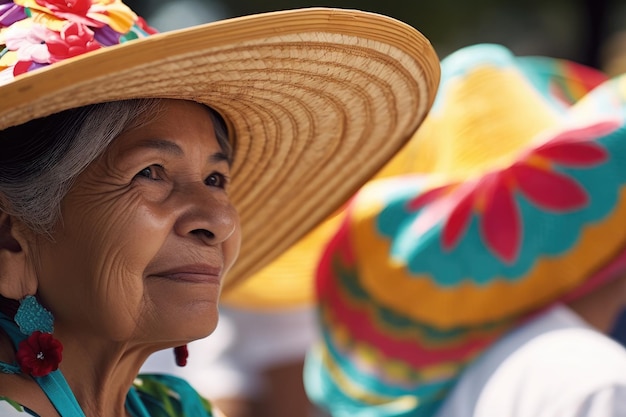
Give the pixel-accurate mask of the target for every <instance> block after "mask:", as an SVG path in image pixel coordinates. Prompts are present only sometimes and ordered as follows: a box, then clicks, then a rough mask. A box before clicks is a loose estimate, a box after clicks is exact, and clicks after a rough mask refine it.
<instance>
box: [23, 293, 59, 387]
mask: <svg viewBox="0 0 626 417" xmlns="http://www.w3.org/2000/svg"><path fill="white" fill-rule="evenodd" d="M14 320H15V323H16V324H17V325H18V327H19V329H20V332H22V334H24V335H26V336H28V337H27V338H26V339H24V340H22V341H21V342H20V343H19V345H18V348H17V352H16V354H15V358H16V360H17V363H18V365H19V366H20V370H21V371H22V372H24V373H28V374H30V375H32V376H35V377H40V376H45V375H48V374H49V373H50V372H52V371H55V370H56V369H57V368H58V367H59V363H60V362H61V359H62V355H61V353H62V351H63V345H62V344H61V342H59V341H58V340H57V339H55V338H54V337H53V336H52V332H53V331H54V326H53V323H54V317H53V316H52V313H51V312H49V311H48V310H46V309H45V308H44V307H43V306H42V305H41V304H39V302H38V301H37V298H35V297H34V296H32V295H28V296H26V297H24V298H23V299H22V300H20V307H19V308H18V310H17V313H16V314H15V319H14Z"/></svg>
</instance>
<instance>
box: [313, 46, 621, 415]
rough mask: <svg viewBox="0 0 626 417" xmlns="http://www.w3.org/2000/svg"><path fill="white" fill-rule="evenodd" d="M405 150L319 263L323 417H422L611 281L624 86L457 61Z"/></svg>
mask: <svg viewBox="0 0 626 417" xmlns="http://www.w3.org/2000/svg"><path fill="white" fill-rule="evenodd" d="M412 147H414V149H416V150H417V152H416V153H415V154H414V160H413V164H412V165H410V166H409V168H410V169H409V170H407V171H405V172H404V173H403V174H397V175H395V176H393V177H387V178H383V179H377V180H373V181H371V182H369V183H368V184H366V185H365V186H364V187H363V188H362V189H361V190H360V191H359V192H358V193H357V194H356V195H355V197H354V198H353V199H351V201H350V202H349V203H348V204H347V206H346V208H345V210H343V212H342V214H341V215H339V216H338V217H339V219H338V220H335V222H336V223H337V226H336V228H335V229H334V230H333V233H332V234H331V236H330V238H329V239H330V240H328V239H327V241H328V244H327V246H326V247H325V248H324V250H323V252H322V255H321V257H320V261H319V265H318V269H317V272H316V281H315V283H316V287H315V289H316V295H317V303H318V309H319V319H320V328H321V335H322V337H321V342H320V344H319V345H318V346H316V347H315V348H314V349H313V350H312V351H311V352H310V354H309V355H308V357H307V365H306V371H305V381H306V388H307V392H308V394H309V395H310V397H311V398H312V399H313V400H314V401H315V402H317V403H319V404H320V405H322V406H323V407H325V408H328V409H330V411H331V414H332V415H333V416H337V417H345V416H350V417H361V416H363V417H365V416H372V415H376V416H378V417H408V416H411V417H427V416H432V415H435V413H436V412H437V410H438V407H439V406H440V405H441V404H442V402H443V401H444V400H445V398H446V395H447V394H448V392H449V390H450V389H451V387H452V386H453V385H454V383H455V381H456V380H457V379H458V377H459V375H460V374H461V373H462V372H463V370H464V368H465V367H466V366H468V364H470V363H471V362H472V361H473V360H475V359H476V358H477V357H479V356H480V355H481V354H482V353H483V352H484V351H485V350H486V349H487V348H488V347H489V346H491V345H492V344H493V343H494V342H496V341H497V340H498V339H499V338H501V337H502V336H503V335H505V334H506V333H507V332H509V331H511V329H514V328H515V327H516V326H517V325H519V324H520V323H522V322H524V321H525V320H528V319H530V318H532V317H534V316H535V315H536V314H539V313H540V312H542V311H544V309H546V308H548V307H550V306H552V305H554V303H557V302H563V301H568V300H573V299H576V298H578V297H580V296H582V295H585V294H588V293H589V291H592V290H593V289H594V288H597V287H598V286H599V285H601V284H603V283H605V282H607V281H608V280H610V279H613V278H615V277H618V276H623V274H624V272H625V271H626V170H625V169H624V161H626V75H625V76H621V77H618V78H615V79H613V80H607V79H606V77H605V76H604V75H602V74H601V73H599V72H598V71H596V70H593V69H590V68H586V67H584V66H581V65H578V64H575V63H572V62H567V61H562V60H558V59H549V58H540V57H515V56H514V55H513V54H511V52H510V51H509V50H507V49H506V48H504V47H501V46H498V45H488V44H484V45H476V46H472V47H468V48H464V49H462V50H460V51H458V52H455V53H454V54H452V55H450V56H449V57H447V58H445V59H444V60H443V61H442V82H441V86H440V89H439V92H438V95H437V99H436V101H435V103H434V105H433V108H432V109H431V112H430V113H429V115H428V117H427V119H426V121H425V122H424V123H423V125H422V126H421V127H420V129H419V131H418V132H417V134H416V135H415V137H414V138H413V139H412V140H411V142H410V143H409V145H408V148H412ZM408 148H405V149H408Z"/></svg>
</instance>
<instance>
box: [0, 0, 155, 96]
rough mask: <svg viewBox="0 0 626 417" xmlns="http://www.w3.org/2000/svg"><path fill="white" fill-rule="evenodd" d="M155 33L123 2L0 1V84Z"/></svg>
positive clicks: (67, 0) (101, 0)
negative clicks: (30, 72)
mask: <svg viewBox="0 0 626 417" xmlns="http://www.w3.org/2000/svg"><path fill="white" fill-rule="evenodd" d="M153 33H156V31H155V30H154V29H153V28H151V27H149V26H148V25H147V24H146V23H145V21H144V20H143V19H142V18H140V17H139V16H137V15H136V14H135V13H134V12H133V11H132V10H131V9H130V8H129V7H128V6H126V5H125V4H124V3H123V2H121V1H120V0H11V1H8V0H0V85H1V84H5V83H7V82H9V81H11V80H12V79H13V78H14V77H16V76H18V75H21V74H24V73H26V72H29V71H33V70H35V69H38V68H42V67H46V66H48V65H52V64H55V63H57V62H60V61H64V60H66V59H69V58H72V57H75V56H78V55H82V54H84V53H87V52H91V51H95V50H97V49H100V48H103V47H108V46H112V45H117V44H120V43H124V42H127V41H129V40H132V39H136V38H141V37H146V36H149V35H151V34H153Z"/></svg>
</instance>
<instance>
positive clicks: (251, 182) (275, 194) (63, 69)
mask: <svg viewBox="0 0 626 417" xmlns="http://www.w3.org/2000/svg"><path fill="white" fill-rule="evenodd" d="M152 32H153V31H152V30H150V28H149V27H148V26H147V25H146V24H145V22H144V21H143V20H142V19H141V18H139V17H137V16H136V15H135V14H134V13H133V12H132V11H131V10H130V9H128V7H126V6H125V5H124V4H123V3H122V2H120V1H115V0H113V1H98V0H85V1H79V2H65V1H61V0H15V1H13V2H6V1H3V2H0V84H1V85H0V97H1V99H0V129H4V128H6V127H9V126H13V125H17V124H20V123H23V122H26V121H28V120H31V119H33V118H38V117H42V116H46V115H49V114H52V113H55V112H59V111H62V110H65V109H69V108H73V107H77V106H82V105H87V104H92V103H97V102H104V101H110V100H123V99H131V98H140V97H162V98H177V99H187V100H195V101H198V102H202V103H205V104H207V105H209V106H211V107H213V108H215V109H216V110H217V111H219V112H220V113H221V114H222V115H223V116H224V118H225V119H226V120H227V122H228V123H229V127H230V134H231V138H232V141H233V143H234V148H235V152H234V166H233V170H232V177H233V180H232V193H231V198H232V201H233V203H234V205H235V207H236V208H237V210H238V212H239V215H240V218H241V223H242V233H243V243H242V248H241V255H240V257H239V261H238V262H237V263H236V265H235V266H234V268H233V269H232V271H231V272H230V274H229V276H228V281H227V283H226V285H227V286H229V285H232V284H233V283H235V282H237V281H239V280H241V279H243V278H245V277H246V276H249V275H250V274H251V273H253V272H255V271H256V270H257V269H259V268H261V267H262V266H263V265H264V264H266V263H267V262H269V261H270V260H271V259H272V258H274V257H275V256H277V255H278V254H280V253H281V252H282V251H283V250H284V249H285V248H287V247H288V246H289V245H290V244H292V243H293V242H294V241H296V240H298V239H299V238H300V237H301V236H302V235H304V234H305V233H306V232H307V231H309V230H310V229H311V228H312V227H313V226H315V225H316V223H318V222H319V221H320V220H321V219H323V218H325V217H326V216H328V215H329V214H330V213H332V212H333V210H335V209H337V208H338V206H339V205H340V204H341V203H343V202H344V201H345V200H346V199H347V198H348V196H350V195H351V194H352V193H354V192H355V191H356V189H358V187H359V186H360V185H362V184H363V183H364V182H365V181H366V180H367V178H369V177H370V176H371V175H372V174H373V173H375V172H376V171H377V170H378V169H379V168H380V167H381V166H382V165H383V164H384V163H385V162H386V161H387V160H388V159H389V158H390V157H391V156H392V155H393V154H394V153H395V152H396V151H397V150H398V149H400V148H401V147H402V145H403V144H404V143H405V142H406V141H407V140H408V139H409V138H410V137H411V135H412V134H413V132H415V130H416V129H417V127H418V126H419V124H420V123H421V122H422V120H423V119H424V117H425V115H426V113H427V111H428V110H429V108H430V105H431V104H432V101H433V100H434V95H435V91H436V88H437V84H438V80H439V61H438V59H437V56H436V54H435V52H434V50H433V48H432V46H431V45H430V43H429V42H428V40H427V39H426V38H425V37H424V36H423V35H422V34H420V33H419V32H418V31H417V30H415V29H414V28H412V27H410V26H408V25H406V24H404V23H402V22H399V21H397V20H394V19H392V18H389V17H386V16H381V15H377V14H373V13H367V12H361V11H356V10H338V9H326V8H311V9H301V10H292V11H280V12H272V13H267V14H261V15H254V16H247V17H240V18H234V19H229V20H224V21H219V22H214V23H209V24H206V25H202V26H199V27H193V28H188V29H182V30H178V31H174V32H169V33H163V34H152ZM76 54H79V55H78V56H73V55H76Z"/></svg>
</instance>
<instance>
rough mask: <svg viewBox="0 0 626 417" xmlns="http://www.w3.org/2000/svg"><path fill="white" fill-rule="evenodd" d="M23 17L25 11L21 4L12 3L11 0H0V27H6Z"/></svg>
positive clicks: (24, 16)
mask: <svg viewBox="0 0 626 417" xmlns="http://www.w3.org/2000/svg"><path fill="white" fill-rule="evenodd" d="M25 18H26V12H25V11H24V8H23V7H22V6H18V5H17V4H15V3H13V0H0V27H2V26H4V27H7V26H9V25H11V24H13V23H15V22H17V21H18V20H22V19H25Z"/></svg>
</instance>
